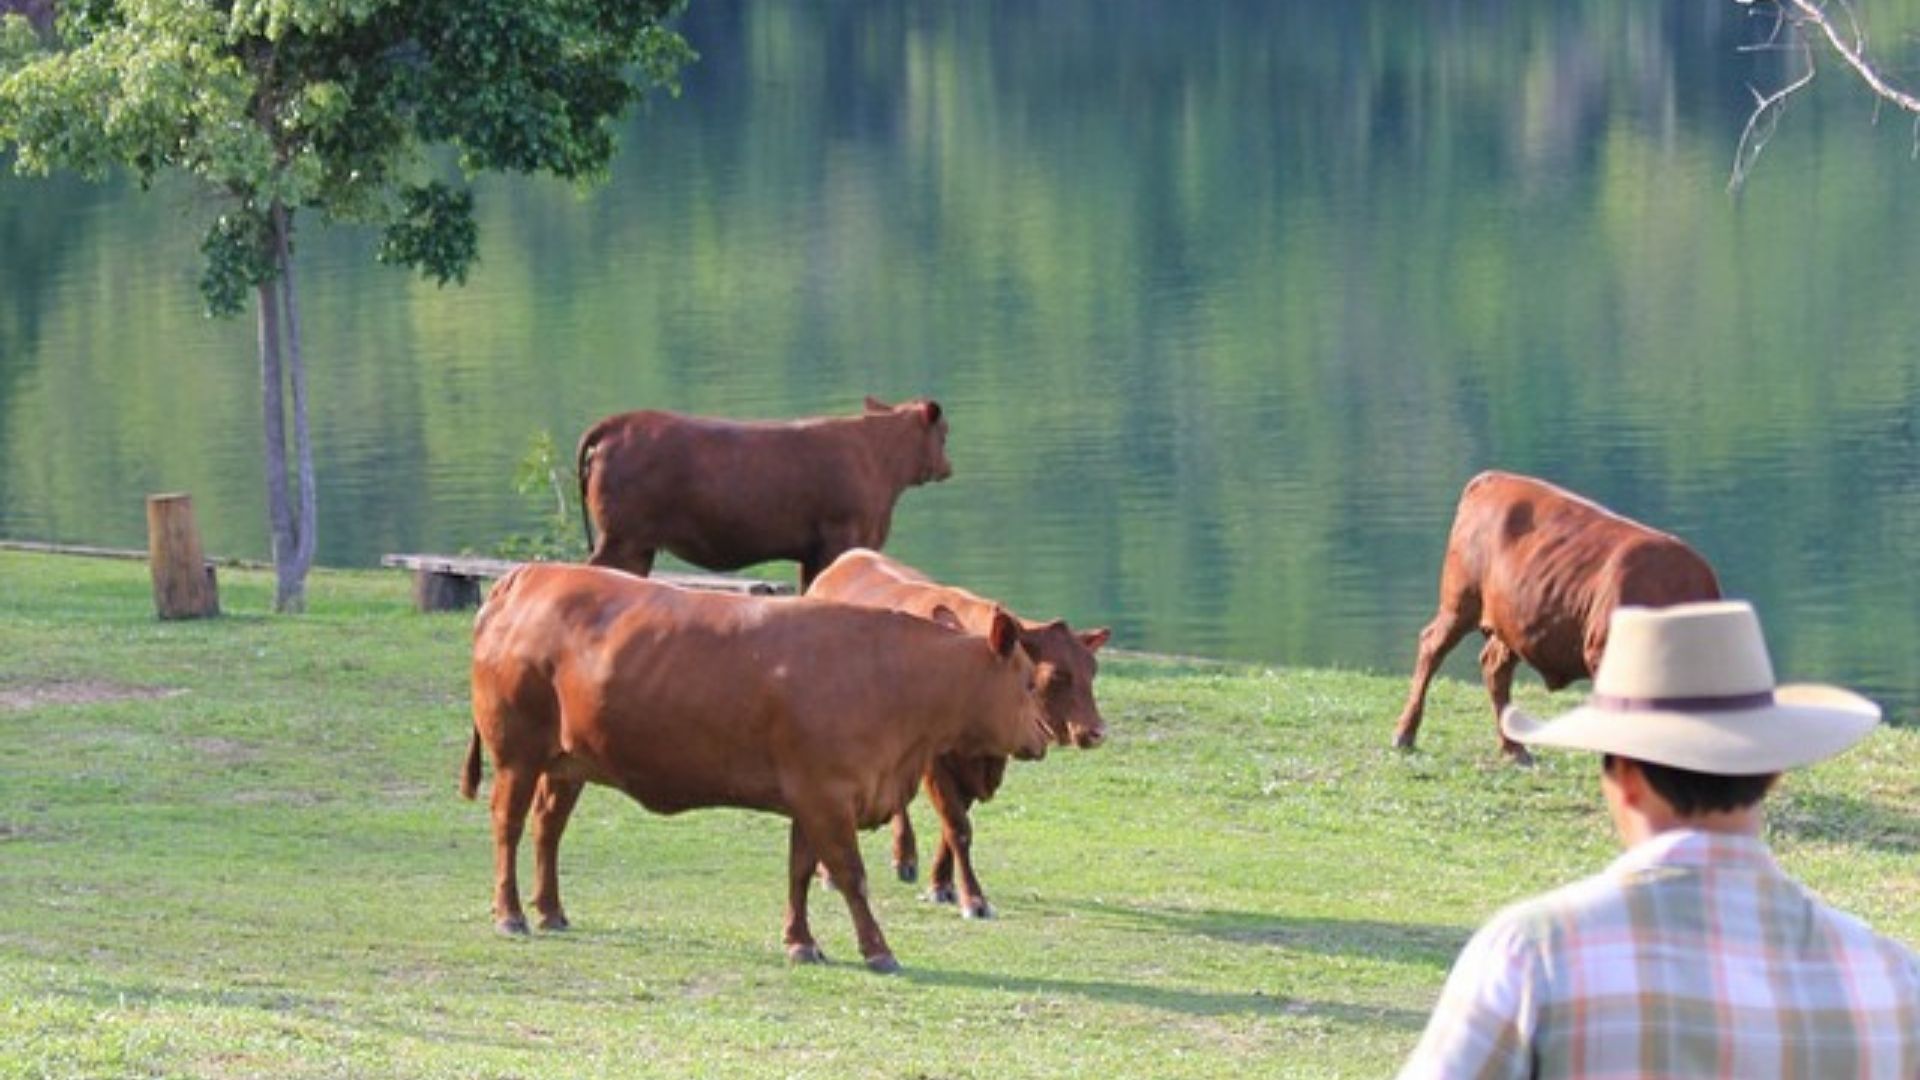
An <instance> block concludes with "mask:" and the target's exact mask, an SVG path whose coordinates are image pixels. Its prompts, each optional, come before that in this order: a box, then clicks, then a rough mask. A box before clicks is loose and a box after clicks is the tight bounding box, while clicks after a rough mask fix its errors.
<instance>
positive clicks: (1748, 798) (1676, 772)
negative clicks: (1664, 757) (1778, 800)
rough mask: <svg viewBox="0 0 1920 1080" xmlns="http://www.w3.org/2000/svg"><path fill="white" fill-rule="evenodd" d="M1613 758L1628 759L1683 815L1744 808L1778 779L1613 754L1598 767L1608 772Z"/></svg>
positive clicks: (1607, 755)
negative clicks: (1724, 772) (1722, 772)
mask: <svg viewBox="0 0 1920 1080" xmlns="http://www.w3.org/2000/svg"><path fill="white" fill-rule="evenodd" d="M1616 761H1631V762H1633V763H1634V765H1636V766H1638V767H1639V769H1640V775H1642V776H1645V777H1646V778H1647V784H1648V785H1649V786H1650V787H1652V788H1653V790H1654V791H1656V792H1658V793H1659V794H1660V797H1661V798H1663V799H1665V800H1667V803H1668V805H1670V806H1672V807H1673V809H1674V812H1675V813H1677V814H1680V815H1681V816H1683V817H1690V816H1692V815H1694V814H1705V813H1711V812H1713V811H1715V810H1744V809H1746V808H1747V807H1749V806H1752V805H1753V804H1755V803H1757V802H1759V801H1760V800H1761V799H1763V798H1765V797H1766V794H1767V792H1768V791H1770V790H1772V788H1773V784H1774V781H1776V780H1778V779H1780V774H1779V773H1777V772H1775V773H1760V774H1758V775H1753V776H1723V775H1721V774H1719V773H1703V772H1694V771H1692V770H1691V769H1681V768H1676V767H1675V766H1672V765H1660V764H1657V763H1655V762H1651V761H1641V760H1640V759H1638V758H1629V757H1621V756H1617V755H1614V754H1604V755H1602V756H1601V758H1600V768H1601V769H1602V770H1603V771H1605V772H1612V771H1613V763H1614V762H1616Z"/></svg>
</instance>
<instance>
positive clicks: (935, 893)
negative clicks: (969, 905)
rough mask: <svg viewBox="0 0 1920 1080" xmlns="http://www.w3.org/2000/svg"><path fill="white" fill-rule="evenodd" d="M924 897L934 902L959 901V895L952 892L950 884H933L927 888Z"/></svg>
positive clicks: (952, 902)
mask: <svg viewBox="0 0 1920 1080" xmlns="http://www.w3.org/2000/svg"><path fill="white" fill-rule="evenodd" d="M926 899H927V900H928V901H929V902H930V903H935V904H954V903H958V902H959V900H960V897H959V896H958V895H956V894H955V893H954V891H953V886H951V885H935V886H934V887H933V888H931V889H928V890H927V895H926Z"/></svg>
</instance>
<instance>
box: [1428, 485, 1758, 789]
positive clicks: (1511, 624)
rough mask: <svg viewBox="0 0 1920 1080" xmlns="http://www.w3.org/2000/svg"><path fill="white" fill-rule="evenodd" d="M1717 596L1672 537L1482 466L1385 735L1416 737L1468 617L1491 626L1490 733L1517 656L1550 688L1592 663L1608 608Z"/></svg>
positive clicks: (1505, 745) (1468, 626)
mask: <svg viewBox="0 0 1920 1080" xmlns="http://www.w3.org/2000/svg"><path fill="white" fill-rule="evenodd" d="M1719 596H1720V582H1719V581H1718V580H1717V579H1716V578H1715V577H1714V574H1713V567H1711V566H1709V565H1707V561H1706V560H1705V559H1703V558H1701V557H1700V555H1699V554H1698V553H1697V552H1695V551H1694V550H1693V549H1692V548H1690V547H1688V546H1687V545H1686V544H1685V543H1684V542H1683V541H1681V540H1680V539H1679V538H1678V537H1675V536H1672V535H1670V534H1668V533H1663V532H1660V531H1658V530H1656V529H1651V528H1648V527H1647V526H1645V525H1642V524H1640V523H1639V522H1636V521H1632V520H1629V519H1627V518H1624V517H1621V516H1620V515H1618V514H1615V513H1613V512H1612V511H1610V510H1608V509H1606V508H1605V507H1603V506H1600V505H1599V504H1597V503H1594V502H1591V501H1589V500H1587V499H1584V498H1581V497H1580V496H1578V495H1575V494H1573V493H1572V492H1570V491H1566V490H1564V489H1562V488H1558V487H1555V486H1554V485H1552V484H1549V483H1547V482H1545V481H1543V480H1535V479H1533V478H1531V477H1526V476H1518V475H1515V474H1513V473H1503V472H1484V473H1481V474H1480V475H1479V476H1476V477H1474V478H1473V479H1472V480H1470V481H1468V482H1467V486H1466V488H1465V489H1464V490H1463V491H1462V492H1461V493H1460V507H1459V509H1458V510H1457V511H1456V512H1455V514H1454V518H1453V532H1452V533H1451V534H1449V535H1448V537H1447V557H1446V562H1445V564H1444V565H1443V566H1442V567H1441V570H1440V610H1439V613H1438V614H1436V615H1434V617H1433V621H1432V622H1430V623H1428V624H1427V626H1426V629H1424V630H1422V631H1420V650H1419V654H1418V657H1417V658H1416V660H1415V662H1414V666H1413V687H1412V689H1411V691H1410V692H1409V693H1408V695H1407V705H1406V709H1405V710H1404V711H1403V712H1402V713H1401V714H1400V722H1399V724H1398V725H1397V726H1396V727H1395V728H1394V735H1393V744H1394V745H1395V746H1398V747H1402V748H1407V747H1411V746H1413V743H1414V737H1415V736H1416V735H1417V734H1418V733H1419V731H1420V717H1421V712H1422V709H1423V708H1424V706H1425V702H1426V694H1427V684H1428V683H1429V682H1431V681H1432V679H1433V674H1434V671H1435V670H1436V669H1437V668H1438V667H1439V666H1440V662H1441V661H1442V660H1443V659H1445V658H1446V655H1447V653H1448V652H1449V651H1450V650H1451V649H1452V648H1453V647H1454V646H1455V645H1456V644H1458V643H1459V641H1460V639H1461V638H1462V637H1465V636H1466V634H1467V632H1468V631H1469V630H1472V629H1474V628H1475V627H1476V626H1477V627H1479V629H1480V632H1481V633H1482V634H1485V635H1486V637H1487V644H1486V647H1485V648H1483V649H1482V650H1481V651H1480V671H1481V675H1482V677H1483V678H1484V679H1485V680H1486V684H1487V694H1488V695H1489V696H1490V697H1491V698H1492V699H1493V718H1494V719H1493V726H1494V731H1495V732H1496V733H1498V732H1499V730H1500V712H1501V710H1503V709H1505V708H1506V707H1507V701H1508V700H1509V698H1510V696H1511V694H1510V692H1511V690H1512V687H1513V669H1514V666H1515V665H1516V664H1518V663H1519V662H1520V661H1522V660H1525V661H1526V662H1527V663H1528V664H1530V665H1532V666H1533V668H1534V669H1535V670H1536V671H1538V672H1540V677H1541V678H1542V679H1543V680H1544V681H1545V682H1546V684H1547V689H1549V690H1558V689H1560V688H1561V687H1563V686H1565V685H1567V684H1568V683H1570V682H1573V681H1574V680H1575V679H1585V678H1590V677H1591V676H1592V675H1593V673H1594V672H1595V671H1597V670H1599V667H1600V655H1601V653H1603V652H1604V651H1605V650H1606V647H1607V620H1608V619H1609V618H1610V617H1612V615H1613V609H1614V608H1616V607H1624V606H1628V605H1637V606H1642V607H1663V606H1665V605H1668V604H1677V603H1681V602H1684V601H1689V600H1714V599H1718V598H1719ZM1500 749H1501V750H1502V751H1504V752H1505V753H1506V754H1507V755H1508V756H1510V757H1512V758H1513V759H1514V760H1515V761H1517V762H1521V763H1523V764H1524V763H1527V762H1530V761H1531V760H1532V758H1531V757H1530V755H1528V753H1527V751H1526V748H1524V747H1522V746H1521V745H1520V744H1518V743H1516V742H1514V741H1512V740H1511V739H1508V738H1507V737H1506V736H1505V735H1500Z"/></svg>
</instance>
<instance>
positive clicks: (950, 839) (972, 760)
mask: <svg viewBox="0 0 1920 1080" xmlns="http://www.w3.org/2000/svg"><path fill="white" fill-rule="evenodd" d="M807 595H808V596H812V597H819V598H823V599H827V600H839V601H843V602H846V603H854V604H861V605H864V606H867V607H876V608H885V609H888V610H892V611H904V612H907V613H909V614H912V615H918V616H921V617H922V618H932V617H934V614H935V613H936V612H949V611H950V612H953V613H955V614H956V615H958V616H959V620H960V624H961V625H962V626H964V627H965V628H966V629H967V630H969V631H971V632H973V633H975V634H979V635H981V636H983V637H984V636H985V635H986V634H988V633H989V632H990V631H991V630H992V629H993V627H994V626H996V625H998V624H999V622H1000V621H1001V620H1002V619H1004V618H1006V617H1007V614H1008V613H1007V610H1006V609H1005V608H1003V607H1001V606H1000V605H999V604H996V603H994V602H993V601H991V600H987V599H985V598H983V597H980V596H976V595H974V594H973V593H970V592H968V591H967V590H965V589H957V588H953V587H951V586H946V585H940V584H937V583H935V582H933V581H931V580H929V579H928V578H927V577H926V576H925V575H924V574H922V573H920V572H919V571H917V570H915V569H913V568H912V567H910V566H908V565H906V564H905V563H902V562H900V561H898V560H896V559H890V558H888V557H887V556H885V555H882V554H880V553H879V552H877V551H869V550H867V549H865V548H855V549H854V550H852V551H849V552H847V553H846V554H844V555H842V556H840V557H839V558H838V559H835V560H834V561H833V565H831V566H829V567H827V569H826V570H825V571H824V572H823V573H821V575H820V576H819V577H817V578H815V579H814V581H813V585H812V586H811V587H810V588H809V589H808V590H807ZM1109 636H1110V635H1109V633H1108V631H1107V630H1105V629H1100V630H1090V631H1087V632H1085V633H1075V632H1074V631H1073V630H1072V629H1071V628H1069V627H1068V626H1067V624H1066V623H1065V622H1062V621H1061V620H1059V619H1055V620H1054V621H1052V622H1046V623H1038V622H1029V621H1027V620H1025V619H1022V620H1020V647H1021V648H1022V649H1023V650H1024V651H1025V652H1026V654H1027V655H1028V656H1030V657H1032V658H1033V661H1034V667H1035V681H1036V683H1037V684H1038V686H1039V688H1040V694H1041V701H1042V703H1043V706H1044V708H1045V710H1046V716H1047V727H1048V729H1049V730H1050V731H1051V732H1052V734H1053V740H1054V742H1055V743H1056V744H1057V745H1060V746H1068V745H1072V746H1078V747H1081V748H1083V749H1086V748H1091V747H1095V746H1098V745H1100V743H1101V741H1102V740H1104V739H1105V738H1106V733H1107V731H1106V722H1105V721H1103V720H1102V719H1101V718H1100V710H1099V707H1098V706H1096V705H1095V704H1094V701H1093V677H1094V674H1095V673H1096V671H1098V669H1099V661H1097V660H1095V659H1094V656H1093V654H1094V653H1095V652H1096V651H1097V650H1098V649H1099V648H1100V646H1102V645H1104V644H1106V643H1107V639H1108V637H1109ZM1006 769H1007V759H1006V755H1004V754H996V755H974V756H969V755H966V754H962V753H958V752H953V753H945V754H941V755H940V756H939V757H937V758H935V759H934V760H933V762H932V764H930V765H929V766H928V767H927V771H926V776H925V777H924V778H923V781H924V784H925V787H926V789H927V799H928V801H930V802H932V803H933V809H934V812H935V813H937V814H939V815H940V845H939V847H938V848H937V849H936V851H935V853H934V858H933V880H932V892H931V893H930V894H929V896H930V898H931V899H934V900H937V901H940V902H942V903H947V904H952V903H956V902H957V903H958V904H959V905H960V914H962V915H964V916H966V917H967V918H970V919H973V918H981V919H984V918H990V917H991V916H992V915H993V907H992V905H990V904H988V903H987V897H986V894H985V893H984V892H983V891H982V890H981V888H980V879H979V878H977V877H975V876H974V873H973V824H972V822H971V821H970V820H969V819H968V817H967V812H968V811H969V810H970V809H972V807H973V804H974V803H975V802H985V801H986V800H988V799H991V798H993V795H994V792H996V791H998V790H999V789H1000V781H1001V778H1002V777H1003V776H1004V775H1005V774H1006ZM915 847H916V844H915V841H914V835H913V822H912V820H911V819H910V818H908V816H907V810H906V807H904V806H903V807H901V808H900V812H899V813H898V814H895V815H894V817H893V866H894V870H895V872H896V873H897V874H898V875H899V877H900V879H901V880H902V881H912V880H913V879H914V877H915V876H916V875H917V874H918V872H919V854H918V852H917V851H916V850H915ZM956 870H957V871H958V883H959V889H958V892H957V894H956V891H955V888H954V885H955V871H956Z"/></svg>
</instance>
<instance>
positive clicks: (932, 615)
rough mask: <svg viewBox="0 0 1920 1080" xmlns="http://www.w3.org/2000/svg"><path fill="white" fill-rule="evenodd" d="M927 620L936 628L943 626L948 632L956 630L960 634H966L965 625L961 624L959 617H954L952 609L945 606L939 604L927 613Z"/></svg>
mask: <svg viewBox="0 0 1920 1080" xmlns="http://www.w3.org/2000/svg"><path fill="white" fill-rule="evenodd" d="M927 619H928V620H929V621H930V622H932V623H933V624H934V625H936V626H944V627H946V628H947V629H949V630H957V631H959V632H960V633H962V634H964V633H966V632H967V624H965V623H963V622H961V621H960V616H958V615H955V614H954V613H953V609H952V608H950V607H948V606H947V605H945V604H941V605H939V606H937V607H935V608H934V609H933V610H932V611H930V612H928V613H927Z"/></svg>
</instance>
